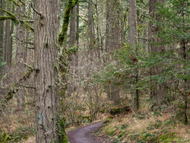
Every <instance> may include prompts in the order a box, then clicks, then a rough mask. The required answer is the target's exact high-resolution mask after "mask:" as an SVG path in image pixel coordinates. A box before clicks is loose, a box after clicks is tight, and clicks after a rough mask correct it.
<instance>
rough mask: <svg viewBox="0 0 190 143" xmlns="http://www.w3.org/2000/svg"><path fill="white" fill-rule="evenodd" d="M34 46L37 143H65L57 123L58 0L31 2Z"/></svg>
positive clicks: (61, 121)
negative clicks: (33, 9) (34, 11)
mask: <svg viewBox="0 0 190 143" xmlns="http://www.w3.org/2000/svg"><path fill="white" fill-rule="evenodd" d="M34 4H35V9H36V11H38V13H35V14H34V27H35V28H34V29H35V31H34V37H35V38H34V39H35V40H34V44H35V54H34V55H35V58H34V68H35V86H36V98H35V100H36V142H37V143H50V142H53V141H55V142H68V141H67V138H66V136H65V131H64V121H63V120H59V121H58V119H59V118H58V117H57V116H58V115H59V114H60V113H57V112H58V109H59V108H58V106H59V98H58V96H57V95H58V92H57V90H58V88H57V86H58V85H57V80H58V73H57V70H56V59H57V52H56V49H57V48H58V47H57V46H56V45H57V38H58V28H59V0H54V1H52V0H34ZM63 36H64V35H63Z"/></svg>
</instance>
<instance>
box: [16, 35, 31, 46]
mask: <svg viewBox="0 0 190 143" xmlns="http://www.w3.org/2000/svg"><path fill="white" fill-rule="evenodd" d="M15 38H16V39H17V40H19V41H20V42H22V43H25V44H30V45H34V43H31V42H25V41H23V40H20V39H19V38H18V37H16V36H15Z"/></svg>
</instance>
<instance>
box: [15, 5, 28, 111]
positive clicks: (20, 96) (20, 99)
mask: <svg viewBox="0 0 190 143" xmlns="http://www.w3.org/2000/svg"><path fill="white" fill-rule="evenodd" d="M17 12H18V13H19V14H24V13H25V6H24V5H21V6H20V7H19V8H18V9H17ZM18 18H19V19H22V17H21V16H19V17H18ZM16 30H17V34H16V36H17V37H18V38H19V39H20V40H21V41H25V29H24V27H23V26H22V25H21V24H18V25H17V26H16ZM21 41H19V40H17V42H16V44H17V49H16V68H17V70H16V72H17V74H16V77H17V80H18V78H20V77H21V76H22V75H23V74H24V72H25V69H24V63H25V62H26V60H25V59H26V57H27V55H26V45H25V43H24V42H21ZM20 88H21V89H20V90H19V91H18V92H17V108H18V109H23V108H24V106H25V97H24V92H25V88H23V87H20Z"/></svg>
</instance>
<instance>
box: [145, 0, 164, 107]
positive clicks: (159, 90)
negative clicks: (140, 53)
mask: <svg viewBox="0 0 190 143" xmlns="http://www.w3.org/2000/svg"><path fill="white" fill-rule="evenodd" d="M163 1H164V0H149V14H150V17H151V18H152V19H153V20H157V21H160V20H161V19H160V17H159V16H158V14H157V13H156V2H159V3H163ZM158 31H159V27H158V26H155V24H154V23H152V22H149V29H148V32H149V36H148V41H149V42H151V43H156V42H159V41H160V40H161V39H158V38H157V36H156V35H157V32H158ZM148 46H149V53H150V54H151V53H152V52H158V53H160V52H162V51H164V47H163V46H155V45H154V44H149V45H148ZM161 72H162V69H161V68H159V67H158V66H154V67H151V68H150V76H153V75H157V74H160V73H161ZM164 96H165V87H164V85H163V84H160V85H157V84H156V82H155V81H153V80H152V79H150V99H151V100H152V110H154V107H155V106H158V107H159V106H160V105H161V104H162V102H163V101H164V98H165V97H164Z"/></svg>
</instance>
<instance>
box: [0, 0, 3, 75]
mask: <svg viewBox="0 0 190 143" xmlns="http://www.w3.org/2000/svg"><path fill="white" fill-rule="evenodd" d="M0 8H3V0H0ZM0 16H3V11H2V10H0ZM3 30H4V22H3V21H1V22H0V57H3V32H4V31H3ZM0 73H1V72H0Z"/></svg>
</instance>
